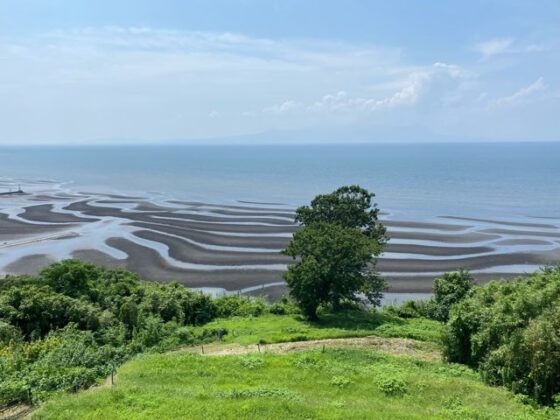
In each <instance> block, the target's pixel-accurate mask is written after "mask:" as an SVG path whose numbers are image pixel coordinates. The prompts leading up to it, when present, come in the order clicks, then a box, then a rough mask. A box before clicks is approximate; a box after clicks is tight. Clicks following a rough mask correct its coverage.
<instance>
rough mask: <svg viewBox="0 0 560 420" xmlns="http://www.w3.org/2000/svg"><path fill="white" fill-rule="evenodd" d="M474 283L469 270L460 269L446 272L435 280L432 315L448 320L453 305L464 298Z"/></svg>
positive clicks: (440, 319) (444, 320)
mask: <svg viewBox="0 0 560 420" xmlns="http://www.w3.org/2000/svg"><path fill="white" fill-rule="evenodd" d="M473 285H474V279H473V277H472V276H471V274H470V273H469V272H468V271H465V270H462V269H461V270H458V271H452V272H450V273H445V274H444V275H443V276H441V277H439V278H437V279H435V281H434V302H433V304H432V307H431V308H430V310H431V312H432V317H433V318H434V319H436V320H438V321H442V322H446V321H447V320H448V319H449V310H450V309H451V306H453V305H454V304H456V303H458V302H460V301H461V300H463V299H464V298H465V297H466V296H467V294H468V292H469V291H470V290H471V289H472V287H473Z"/></svg>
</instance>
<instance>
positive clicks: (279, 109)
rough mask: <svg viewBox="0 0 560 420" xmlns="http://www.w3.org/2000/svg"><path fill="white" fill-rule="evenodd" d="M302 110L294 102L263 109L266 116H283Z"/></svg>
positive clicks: (290, 101) (289, 101)
mask: <svg viewBox="0 0 560 420" xmlns="http://www.w3.org/2000/svg"><path fill="white" fill-rule="evenodd" d="M298 108H300V105H299V104H298V103H297V102H296V101H293V100H288V101H284V102H282V103H281V104H278V105H273V106H270V107H266V108H264V109H263V113H264V114H273V115H281V114H285V113H287V112H291V111H294V110H297V109H298Z"/></svg>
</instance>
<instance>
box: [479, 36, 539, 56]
mask: <svg viewBox="0 0 560 420" xmlns="http://www.w3.org/2000/svg"><path fill="white" fill-rule="evenodd" d="M472 49H473V50H474V51H476V52H478V53H480V54H482V56H483V57H484V58H489V57H493V56H497V55H500V54H529V53H538V52H543V51H546V50H547V49H548V47H547V46H546V45H545V44H542V43H540V44H539V43H527V42H521V41H518V40H516V39H514V38H494V39H489V40H486V41H482V42H479V43H477V44H475V45H473V47H472Z"/></svg>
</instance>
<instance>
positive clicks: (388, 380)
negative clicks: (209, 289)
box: [34, 348, 545, 419]
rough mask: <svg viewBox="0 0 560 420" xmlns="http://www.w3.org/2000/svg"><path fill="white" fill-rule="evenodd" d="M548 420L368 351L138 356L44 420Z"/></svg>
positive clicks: (420, 365)
mask: <svg viewBox="0 0 560 420" xmlns="http://www.w3.org/2000/svg"><path fill="white" fill-rule="evenodd" d="M426 417H431V418H441V419H445V418H457V419H465V418H473V419H500V418H503V419H506V418H507V419H512V418H519V419H521V418H545V414H544V412H537V411H534V410H533V409H531V408H529V407H528V406H524V405H522V404H521V403H519V402H516V400H515V399H514V397H513V396H512V395H511V394H510V393H508V392H507V391H505V390H503V389H498V388H491V387H488V386H486V385H484V384H482V383H481V382H480V380H479V379H478V377H477V375H476V374H475V373H474V372H472V371H471V370H469V369H467V368H465V367H461V366H457V365H445V364H442V363H428V362H422V361H419V360H415V359H412V358H408V357H398V356H392V355H389V354H387V353H380V352H374V351H369V350H364V349H337V348H326V349H325V350H324V352H323V350H322V349H316V350H308V351H301V352H292V353H288V354H267V353H260V354H259V353H251V354H247V355H241V356H201V355H196V354H189V353H186V352H177V353H171V354H158V355H143V356H139V357H137V358H136V359H134V360H133V361H131V362H129V363H127V364H125V365H124V366H123V367H122V368H121V369H120V370H119V373H118V377H117V384H116V385H115V386H114V387H113V388H111V387H100V388H96V389H92V390H89V391H85V392H82V393H79V394H75V395H67V396H63V397H60V398H58V399H55V400H53V401H50V402H47V403H46V404H45V405H44V406H43V408H42V409H41V410H39V411H38V412H36V413H35V415H34V418H40V419H76V418H79V419H92V418H99V419H152V418H159V419H171V418H225V419H229V418H232V419H233V418H237V419H241V418H261V419H278V418H295V419H311V418H319V419H321V418H322V419H335V418H352V419H360V418H364V419H366V418H367V419H372V418H376V419H395V418H404V419H422V418H426Z"/></svg>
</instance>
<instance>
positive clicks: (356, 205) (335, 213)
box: [283, 185, 387, 319]
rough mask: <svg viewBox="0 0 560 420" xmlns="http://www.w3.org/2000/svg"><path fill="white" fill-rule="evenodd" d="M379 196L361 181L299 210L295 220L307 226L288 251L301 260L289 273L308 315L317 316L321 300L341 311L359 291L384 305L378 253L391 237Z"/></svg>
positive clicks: (295, 295)
mask: <svg viewBox="0 0 560 420" xmlns="http://www.w3.org/2000/svg"><path fill="white" fill-rule="evenodd" d="M374 196H375V195H374V194H372V193H370V192H369V191H367V190H365V189H363V188H360V187H359V186H356V185H353V186H347V187H341V188H339V189H337V190H336V191H334V192H332V193H331V194H325V195H319V196H317V197H315V198H314V199H313V201H312V202H311V204H310V205H309V206H303V207H300V208H298V209H297V211H296V217H295V221H296V222H297V223H300V224H302V225H303V227H302V228H301V229H299V230H298V231H297V232H296V233H295V234H294V236H293V238H292V241H291V242H290V244H289V245H288V246H287V248H286V249H285V250H284V251H283V253H284V254H285V255H289V256H291V257H292V258H294V260H295V259H296V258H297V259H298V261H297V262H296V263H295V264H293V265H291V266H290V267H289V268H288V271H287V272H286V273H285V274H284V278H285V280H286V282H287V283H288V287H289V288H290V295H291V296H292V297H293V298H294V299H295V300H296V302H297V303H298V305H299V306H300V308H301V310H302V312H303V313H304V314H305V315H306V316H307V317H308V318H310V319H315V318H316V317H317V309H318V308H319V306H320V305H324V304H330V305H331V307H332V308H333V309H335V310H337V309H339V307H340V305H341V304H342V303H343V302H344V301H357V300H359V297H358V295H359V294H362V295H364V296H365V297H366V298H367V299H368V300H369V301H370V303H371V304H373V305H374V306H376V305H379V303H380V299H381V291H382V290H383V288H384V287H385V282H384V280H383V279H382V278H381V277H379V275H378V274H377V273H376V271H375V261H374V260H373V257H374V256H377V255H379V254H380V253H381V251H382V249H383V245H384V244H385V242H386V240H387V238H386V236H385V227H384V226H383V225H382V224H381V223H379V222H378V212H379V210H378V209H377V207H376V205H375V204H372V199H373V197H374Z"/></svg>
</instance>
